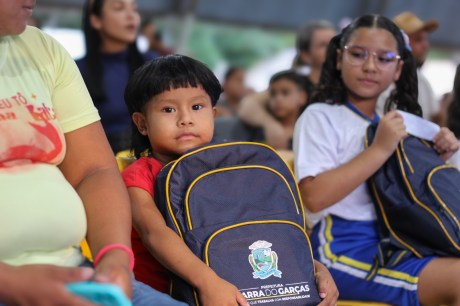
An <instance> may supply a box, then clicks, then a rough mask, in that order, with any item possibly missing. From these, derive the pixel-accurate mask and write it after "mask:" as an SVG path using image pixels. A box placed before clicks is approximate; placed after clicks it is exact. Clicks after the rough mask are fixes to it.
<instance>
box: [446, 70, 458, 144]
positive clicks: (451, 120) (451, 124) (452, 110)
mask: <svg viewBox="0 0 460 306" xmlns="http://www.w3.org/2000/svg"><path fill="white" fill-rule="evenodd" d="M447 127H448V128H449V129H450V130H451V131H452V132H453V133H454V134H455V136H456V137H457V138H460V64H459V65H457V70H456V72H455V79H454V90H453V97H452V102H450V105H449V107H448V108H447Z"/></svg>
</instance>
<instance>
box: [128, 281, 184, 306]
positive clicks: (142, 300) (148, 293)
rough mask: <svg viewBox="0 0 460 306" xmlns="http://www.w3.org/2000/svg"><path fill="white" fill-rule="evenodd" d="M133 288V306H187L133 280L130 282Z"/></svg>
mask: <svg viewBox="0 0 460 306" xmlns="http://www.w3.org/2000/svg"><path fill="white" fill-rule="evenodd" d="M131 285H132V287H133V300H132V301H133V305H134V306H144V305H145V306H147V305H148V306H151V305H152V306H153V305H154V306H187V304H185V303H183V302H179V301H176V300H174V299H173V298H172V297H170V296H169V295H167V294H166V293H162V292H159V291H157V290H155V289H153V288H152V287H150V286H148V285H146V284H144V283H141V282H139V281H137V280H135V279H133V281H132V282H131Z"/></svg>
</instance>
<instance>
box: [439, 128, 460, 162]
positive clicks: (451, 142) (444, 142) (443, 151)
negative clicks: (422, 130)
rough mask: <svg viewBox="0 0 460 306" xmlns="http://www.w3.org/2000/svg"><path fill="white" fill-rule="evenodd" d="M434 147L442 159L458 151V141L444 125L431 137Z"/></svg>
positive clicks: (444, 159) (446, 158)
mask: <svg viewBox="0 0 460 306" xmlns="http://www.w3.org/2000/svg"><path fill="white" fill-rule="evenodd" d="M433 143H434V149H435V150H436V151H437V152H438V153H439V155H440V156H441V159H442V160H443V161H446V160H448V159H449V158H450V157H451V156H452V155H454V153H455V152H457V151H458V148H459V143H458V140H457V138H456V137H455V135H454V133H452V131H451V130H449V129H448V128H446V127H442V128H441V130H440V131H439V133H438V134H436V136H435V137H434V138H433Z"/></svg>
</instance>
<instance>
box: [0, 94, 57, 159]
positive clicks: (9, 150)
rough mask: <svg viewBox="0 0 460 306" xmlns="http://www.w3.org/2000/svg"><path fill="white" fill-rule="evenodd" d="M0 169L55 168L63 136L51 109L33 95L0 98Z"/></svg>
mask: <svg viewBox="0 0 460 306" xmlns="http://www.w3.org/2000/svg"><path fill="white" fill-rule="evenodd" d="M0 134H2V135H4V137H2V139H0V167H6V166H9V165H12V163H13V161H14V164H18V162H19V163H36V162H46V163H50V164H58V163H59V162H61V161H62V158H63V155H64V150H65V148H64V141H63V139H64V138H63V137H64V136H63V133H62V131H61V129H60V128H59V125H58V122H57V119H56V114H55V112H54V109H53V108H52V107H51V106H50V105H49V104H48V103H46V102H44V101H42V100H41V99H40V97H39V96H37V95H36V94H29V95H27V94H24V93H22V92H17V93H16V94H15V95H13V96H10V97H0Z"/></svg>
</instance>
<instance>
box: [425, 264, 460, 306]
mask: <svg viewBox="0 0 460 306" xmlns="http://www.w3.org/2000/svg"><path fill="white" fill-rule="evenodd" d="M459 276H460V259H459V258H436V259H433V260H432V261H431V262H430V263H428V264H427V265H426V266H425V268H424V269H423V270H422V272H421V273H420V275H419V282H418V295H419V299H420V303H421V304H422V305H424V306H429V305H440V304H442V305H452V306H460V277H459Z"/></svg>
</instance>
